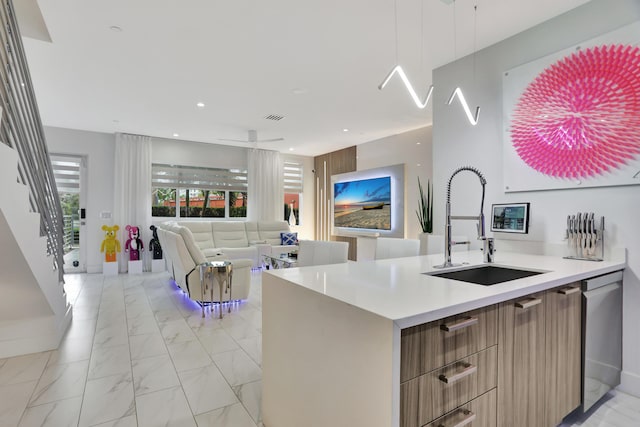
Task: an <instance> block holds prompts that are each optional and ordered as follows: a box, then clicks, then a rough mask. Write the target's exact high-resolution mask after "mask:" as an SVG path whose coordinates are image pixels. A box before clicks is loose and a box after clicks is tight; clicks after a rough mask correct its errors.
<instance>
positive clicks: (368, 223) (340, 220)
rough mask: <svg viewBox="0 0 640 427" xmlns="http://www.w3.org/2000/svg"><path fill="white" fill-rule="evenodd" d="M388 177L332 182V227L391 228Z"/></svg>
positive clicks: (389, 177) (389, 179)
mask: <svg viewBox="0 0 640 427" xmlns="http://www.w3.org/2000/svg"><path fill="white" fill-rule="evenodd" d="M391 207H392V203H391V176H383V177H378V178H368V179H359V180H351V181H341V182H335V183H334V184H333V226H334V227H343V228H359V229H367V230H391V215H392V208H391Z"/></svg>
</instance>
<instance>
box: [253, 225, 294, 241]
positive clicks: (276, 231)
mask: <svg viewBox="0 0 640 427" xmlns="http://www.w3.org/2000/svg"><path fill="white" fill-rule="evenodd" d="M289 231H290V230H289V224H288V223H287V221H258V233H259V234H260V239H261V240H265V241H266V242H267V243H268V244H270V245H280V244H281V240H280V233H288V232H289Z"/></svg>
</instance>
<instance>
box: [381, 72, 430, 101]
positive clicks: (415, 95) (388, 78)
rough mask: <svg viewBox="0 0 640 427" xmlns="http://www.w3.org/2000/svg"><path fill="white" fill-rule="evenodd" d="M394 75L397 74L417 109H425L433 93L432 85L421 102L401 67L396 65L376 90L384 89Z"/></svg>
mask: <svg viewBox="0 0 640 427" xmlns="http://www.w3.org/2000/svg"><path fill="white" fill-rule="evenodd" d="M396 73H398V75H399V76H400V79H401V80H402V82H403V83H404V85H405V86H406V88H407V91H409V95H411V98H412V99H413V102H415V103H416V106H417V107H418V108H424V107H426V106H427V104H428V103H429V100H430V99H431V94H432V93H433V85H431V86H429V91H428V93H427V95H426V96H425V97H424V99H423V100H420V98H419V97H418V94H417V93H416V91H415V90H414V89H413V86H412V85H411V82H410V81H409V78H408V77H407V75H406V74H405V72H404V70H403V69H402V66H400V65H396V66H395V67H393V70H391V72H389V74H387V77H385V79H384V81H383V82H382V83H380V85H379V86H378V89H380V90H382V89H384V87H385V86H386V85H387V83H389V80H391V77H393V75H394V74H396Z"/></svg>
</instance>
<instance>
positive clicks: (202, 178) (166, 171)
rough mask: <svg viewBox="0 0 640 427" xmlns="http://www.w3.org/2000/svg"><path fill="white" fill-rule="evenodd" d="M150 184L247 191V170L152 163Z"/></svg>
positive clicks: (159, 186) (165, 186) (162, 186)
mask: <svg viewBox="0 0 640 427" xmlns="http://www.w3.org/2000/svg"><path fill="white" fill-rule="evenodd" d="M151 185H152V186H153V187H154V188H195V189H203V190H221V191H224V190H229V191H247V171H246V170H241V169H214V168H203V167H194V166H177V165H163V164H153V165H152V166H151Z"/></svg>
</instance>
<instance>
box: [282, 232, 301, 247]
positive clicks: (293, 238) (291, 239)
mask: <svg viewBox="0 0 640 427" xmlns="http://www.w3.org/2000/svg"><path fill="white" fill-rule="evenodd" d="M280 241H281V243H280V244H281V245H295V244H296V243H297V242H298V233H280Z"/></svg>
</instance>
